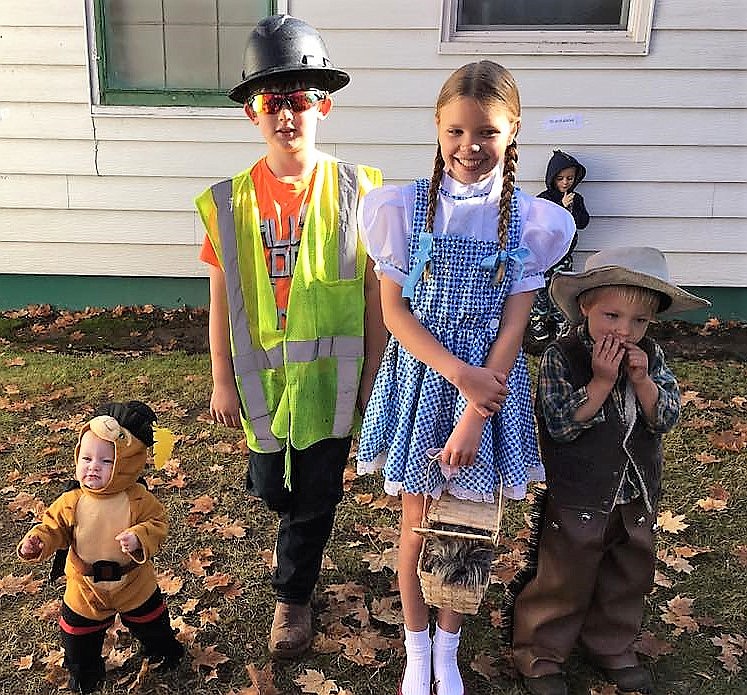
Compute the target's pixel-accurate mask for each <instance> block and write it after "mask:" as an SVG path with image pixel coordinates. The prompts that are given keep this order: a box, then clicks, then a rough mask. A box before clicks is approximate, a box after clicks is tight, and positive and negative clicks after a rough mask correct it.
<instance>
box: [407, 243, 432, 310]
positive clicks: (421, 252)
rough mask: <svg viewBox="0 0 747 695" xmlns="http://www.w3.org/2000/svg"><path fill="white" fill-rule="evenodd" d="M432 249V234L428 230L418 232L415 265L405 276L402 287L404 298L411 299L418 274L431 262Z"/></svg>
mask: <svg viewBox="0 0 747 695" xmlns="http://www.w3.org/2000/svg"><path fill="white" fill-rule="evenodd" d="M432 249H433V234H431V233H430V232H420V237H419V238H418V252H417V253H416V254H415V266H414V267H413V269H412V272H411V273H410V274H409V275H408V276H407V279H406V280H405V284H404V286H403V287H402V296H403V297H404V298H405V299H412V298H413V296H414V294H415V285H417V284H418V280H420V276H421V275H422V274H423V271H424V270H425V269H426V268H427V267H428V264H429V263H430V262H431V250H432Z"/></svg>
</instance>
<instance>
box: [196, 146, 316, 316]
mask: <svg viewBox="0 0 747 695" xmlns="http://www.w3.org/2000/svg"><path fill="white" fill-rule="evenodd" d="M315 173H316V169H314V171H312V172H311V174H309V175H308V176H307V177H305V178H303V179H301V180H300V181H292V182H289V183H286V182H284V181H279V180H278V179H277V178H276V177H275V175H274V174H273V173H272V172H271V171H270V168H269V167H268V166H267V162H266V161H265V158H264V157H263V158H262V159H260V160H259V161H258V162H257V163H256V164H255V165H254V166H253V167H252V169H251V171H250V175H251V177H252V181H253V182H254V188H255V190H256V192H257V204H258V205H259V220H260V229H261V231H262V242H263V244H264V248H265V260H266V261H267V271H268V272H269V274H270V282H271V283H272V287H273V290H274V292H275V304H276V305H277V310H278V328H285V316H286V311H287V309H288V294H289V292H290V284H291V279H292V278H293V270H294V269H295V267H296V259H297V258H298V247H299V245H300V243H301V227H302V225H301V224H299V219H300V218H301V215H302V214H303V213H305V209H306V207H307V205H308V198H309V196H310V193H311V190H312V187H313V185H314V175H315ZM200 260H202V261H205V262H206V263H210V264H211V265H214V266H218V267H219V266H220V263H219V262H218V258H217V256H216V255H215V250H214V249H213V245H212V243H211V242H210V238H209V237H208V236H207V234H206V235H205V239H204V241H203V243H202V250H201V251H200Z"/></svg>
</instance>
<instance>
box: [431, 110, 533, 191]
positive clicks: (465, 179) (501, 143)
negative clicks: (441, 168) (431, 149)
mask: <svg viewBox="0 0 747 695" xmlns="http://www.w3.org/2000/svg"><path fill="white" fill-rule="evenodd" d="M436 125H437V127H438V145H439V147H440V148H441V156H442V157H443V159H444V162H445V170H446V171H447V172H448V173H449V174H450V175H451V176H452V177H453V178H455V179H456V180H457V181H460V182H461V183H477V182H478V181H482V180H483V179H485V178H487V177H488V176H490V174H491V173H492V172H493V169H495V168H496V167H497V166H498V164H499V163H500V162H501V161H502V160H503V158H504V155H505V153H506V147H508V145H509V144H510V143H511V141H512V140H513V139H514V137H515V136H516V131H517V130H518V127H519V124H518V121H514V122H512V121H511V120H510V117H509V112H508V111H507V110H506V109H504V108H501V107H499V106H489V107H486V106H484V105H482V104H481V103H480V102H479V101H477V99H474V98H472V97H459V98H457V99H453V100H452V101H449V102H447V103H445V104H444V105H443V106H442V107H441V110H440V113H439V115H438V121H437V123H436Z"/></svg>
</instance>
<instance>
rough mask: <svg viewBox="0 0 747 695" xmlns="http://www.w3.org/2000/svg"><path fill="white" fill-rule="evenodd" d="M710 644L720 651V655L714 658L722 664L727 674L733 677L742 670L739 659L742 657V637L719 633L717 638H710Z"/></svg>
mask: <svg viewBox="0 0 747 695" xmlns="http://www.w3.org/2000/svg"><path fill="white" fill-rule="evenodd" d="M711 642H713V644H715V645H716V646H717V647H719V649H721V654H719V655H718V656H717V657H716V658H717V659H718V660H719V661H720V662H721V663H722V664H723V667H724V670H725V671H727V673H730V674H732V675H735V674H737V673H739V672H740V671H741V670H742V667H741V666H740V664H739V657H741V656H744V650H745V647H746V646H747V644H745V638H744V637H743V636H742V635H729V634H724V633H721V634H720V635H719V636H718V637H711Z"/></svg>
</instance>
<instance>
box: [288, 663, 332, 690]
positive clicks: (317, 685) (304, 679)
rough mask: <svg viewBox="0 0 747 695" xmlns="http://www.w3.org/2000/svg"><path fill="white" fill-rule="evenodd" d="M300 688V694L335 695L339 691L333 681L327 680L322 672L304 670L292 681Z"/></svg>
mask: <svg viewBox="0 0 747 695" xmlns="http://www.w3.org/2000/svg"><path fill="white" fill-rule="evenodd" d="M293 682H294V683H295V684H296V685H300V686H301V692H302V693H313V695H337V693H339V692H340V689H339V688H338V687H337V683H335V682H334V681H333V680H328V679H327V677H326V676H325V675H324V671H316V670H314V669H308V668H307V669H305V670H304V673H302V674H301V675H300V676H299V677H298V678H296V679H295V680H294V681H293Z"/></svg>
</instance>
